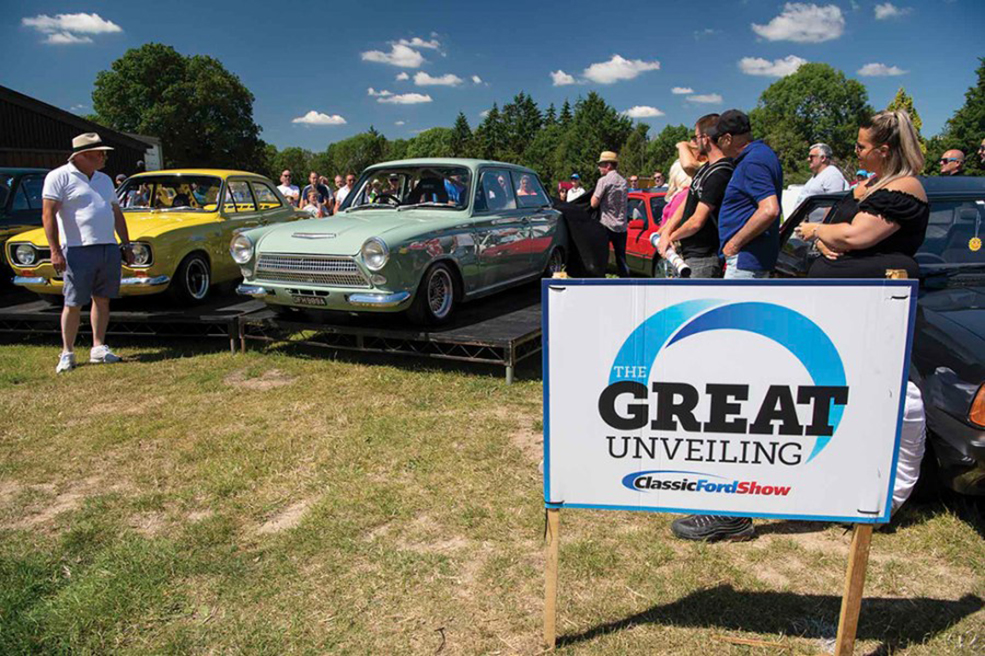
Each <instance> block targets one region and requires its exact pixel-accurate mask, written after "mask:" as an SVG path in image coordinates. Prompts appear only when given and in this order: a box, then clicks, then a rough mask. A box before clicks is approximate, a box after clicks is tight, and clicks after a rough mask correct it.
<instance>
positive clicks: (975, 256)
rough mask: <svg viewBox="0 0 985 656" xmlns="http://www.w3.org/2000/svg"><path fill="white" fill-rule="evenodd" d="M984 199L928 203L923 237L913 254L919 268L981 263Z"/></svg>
mask: <svg viewBox="0 0 985 656" xmlns="http://www.w3.org/2000/svg"><path fill="white" fill-rule="evenodd" d="M983 239H985V198H980V199H969V200H942V201H931V205H930V219H929V221H928V222H927V235H926V237H925V238H924V241H923V245H922V246H920V250H918V251H917V254H916V260H917V262H919V263H920V266H921V267H924V268H928V269H933V268H935V267H940V266H945V265H946V266H954V265H959V266H960V265H966V264H976V265H978V266H981V265H982V264H985V250H983V249H982V240H983Z"/></svg>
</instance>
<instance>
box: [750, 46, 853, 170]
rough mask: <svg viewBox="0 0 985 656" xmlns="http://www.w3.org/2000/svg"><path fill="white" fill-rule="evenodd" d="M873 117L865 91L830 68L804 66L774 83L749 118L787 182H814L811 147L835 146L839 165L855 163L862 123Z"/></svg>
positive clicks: (833, 147) (815, 64)
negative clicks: (809, 160) (773, 153)
mask: <svg viewBox="0 0 985 656" xmlns="http://www.w3.org/2000/svg"><path fill="white" fill-rule="evenodd" d="M871 114H872V108H871V107H870V106H869V104H868V93H867V92H866V90H865V86H864V85H862V84H861V83H860V82H858V81H857V80H852V79H849V78H846V77H845V74H844V73H842V72H841V71H838V70H836V69H834V68H832V67H831V66H829V65H827V64H817V63H813V64H804V65H803V66H801V67H800V68H799V69H797V72H796V73H793V74H791V75H788V76H787V77H785V78H782V79H780V80H778V81H776V82H774V83H773V84H771V85H770V86H769V87H768V88H767V89H766V90H765V91H763V93H762V95H761V96H760V97H759V103H758V104H757V106H756V108H755V109H753V110H752V111H751V112H750V113H749V118H750V119H751V121H752V126H753V132H754V134H755V135H756V136H757V137H760V138H762V139H764V140H765V141H766V142H767V143H768V144H769V145H770V146H771V147H772V148H773V150H775V151H776V153H777V155H778V156H779V157H780V162H781V163H782V164H783V172H784V179H785V180H787V181H788V182H791V183H798V182H803V181H805V180H807V178H809V177H810V169H809V168H808V166H807V150H808V148H809V147H810V145H811V144H813V143H816V142H824V143H826V144H828V145H829V146H831V149H832V150H833V151H834V154H835V160H836V161H839V162H845V161H849V160H850V158H853V157H854V150H853V147H854V145H855V137H856V136H857V134H858V126H859V124H860V123H861V122H862V121H863V120H864V119H865V118H867V117H868V116H870V115H871Z"/></svg>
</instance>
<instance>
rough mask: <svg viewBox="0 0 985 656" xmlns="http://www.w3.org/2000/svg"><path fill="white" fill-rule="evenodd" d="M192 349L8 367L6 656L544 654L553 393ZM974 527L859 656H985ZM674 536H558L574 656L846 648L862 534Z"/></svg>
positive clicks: (31, 358)
mask: <svg viewBox="0 0 985 656" xmlns="http://www.w3.org/2000/svg"><path fill="white" fill-rule="evenodd" d="M182 348H183V347H182V346H181V345H174V346H165V347H160V348H147V347H133V348H120V349H119V351H120V352H121V353H122V354H123V355H125V356H128V357H129V361H128V362H126V363H124V364H122V365H116V366H113V367H97V366H92V367H90V366H85V367H80V368H79V370H77V371H75V372H72V374H70V375H67V376H63V377H60V378H57V379H56V378H55V376H54V374H53V373H51V370H52V369H53V365H54V357H55V349H53V348H51V347H49V346H38V345H11V344H7V345H2V346H0V416H2V417H4V418H5V420H4V422H3V423H2V425H0V452H2V453H3V458H2V459H0V627H2V628H0V652H2V653H20V652H26V651H33V652H44V653H47V652H65V651H70V652H82V653H106V652H131V653H147V652H153V653H271V654H293V653H304V654H307V653H312V654H323V653H342V654H349V653H351V654H363V653H388V654H404V653H413V654H418V653H442V654H494V653H498V654H534V653H538V652H539V651H540V644H539V639H540V627H541V610H542V596H543V567H544V555H543V548H542V543H541V537H542V531H543V508H542V504H541V502H540V498H541V483H540V475H539V474H538V471H537V465H538V462H539V460H540V449H541V437H540V430H541V424H540V419H541V418H540V394H541V388H540V384H539V383H538V382H530V381H528V382H521V383H519V384H517V385H514V386H512V387H506V386H505V385H503V383H502V380H501V379H499V378H495V377H491V376H481V375H474V374H465V373H461V372H456V371H454V370H448V369H430V368H421V367H418V366H413V365H408V364H407V363H402V364H403V368H397V367H394V366H388V365H382V364H374V365H371V364H365V363H359V362H346V361H332V360H321V359H311V358H309V357H307V356H306V355H305V354H304V353H303V352H300V351H291V350H288V351H277V350H271V351H268V352H263V353H261V352H251V353H248V354H246V355H235V356H234V355H228V354H216V353H205V352H195V351H194V350H192V351H189V352H183V351H182ZM186 356H187V357H186ZM965 510H966V512H964V513H963V514H962V515H961V516H959V515H958V514H956V513H955V512H953V511H951V510H948V509H947V508H945V507H943V506H940V505H937V506H924V507H916V508H912V509H907V510H905V511H904V514H903V516H902V517H901V523H900V525H899V526H898V528H897V530H896V532H895V533H891V534H881V533H880V534H877V535H876V536H875V540H874V545H873V552H872V560H871V563H870V575H869V579H868V582H867V587H866V593H867V601H866V604H865V606H864V607H863V611H862V624H861V627H860V632H859V637H860V647H859V653H867V654H908V655H910V654H912V655H929V654H935V655H936V654H973V653H975V654H978V653H982V649H983V645H985V637H983V635H982V634H983V632H985V611H983V610H982V605H983V602H982V597H985V547H983V540H982V536H981V531H982V522H981V517H980V515H976V514H975V511H974V510H973V509H972V510H968V509H967V508H966V509H965ZM671 519H672V518H670V517H667V516H661V515H644V514H633V513H623V512H612V513H600V512H587V511H569V512H565V513H563V516H562V532H561V537H562V546H561V572H562V574H561V587H560V599H559V629H560V632H561V634H562V638H561V645H560V647H559V651H560V652H562V653H578V654H582V653H584V654H623V653H638V652H649V653H675V654H682V655H685V656H686V655H689V654H694V655H697V654H702V655H703V654H707V653H715V654H753V653H789V654H816V653H818V652H819V651H821V650H822V649H823V648H824V646H825V644H826V643H825V640H826V639H829V638H831V637H833V631H834V628H835V623H836V621H837V614H838V603H839V595H840V592H841V585H842V580H843V576H844V567H845V558H846V554H847V548H848V542H849V536H848V535H846V534H845V533H844V531H843V530H842V529H840V528H839V527H834V526H830V525H823V524H804V523H796V522H780V521H777V522H764V523H761V524H760V525H759V527H758V528H759V537H758V539H756V540H755V541H752V542H749V543H743V544H723V545H695V544H682V543H680V542H675V541H673V540H672V539H671V538H670V537H669V522H670V520H671ZM729 637H740V638H753V639H759V640H764V641H769V642H772V643H777V644H781V645H783V648H782V649H781V648H755V647H750V646H743V645H738V644H734V643H732V642H729V641H728V638H729Z"/></svg>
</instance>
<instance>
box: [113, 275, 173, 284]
mask: <svg viewBox="0 0 985 656" xmlns="http://www.w3.org/2000/svg"><path fill="white" fill-rule="evenodd" d="M169 282H171V277H170V276H154V277H153V278H146V277H143V276H135V277H133V278H121V279H120V286H121V287H156V286H157V285H166V284H168V283H169Z"/></svg>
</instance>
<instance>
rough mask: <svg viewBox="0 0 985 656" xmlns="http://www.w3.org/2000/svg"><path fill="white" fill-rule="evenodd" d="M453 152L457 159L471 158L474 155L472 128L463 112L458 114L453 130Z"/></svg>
mask: <svg viewBox="0 0 985 656" xmlns="http://www.w3.org/2000/svg"><path fill="white" fill-rule="evenodd" d="M451 152H452V155H454V156H455V157H469V156H471V154H472V128H470V127H469V121H468V119H466V118H465V114H463V113H462V112H459V113H458V118H456V119H455V127H453V128H452V129H451Z"/></svg>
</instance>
